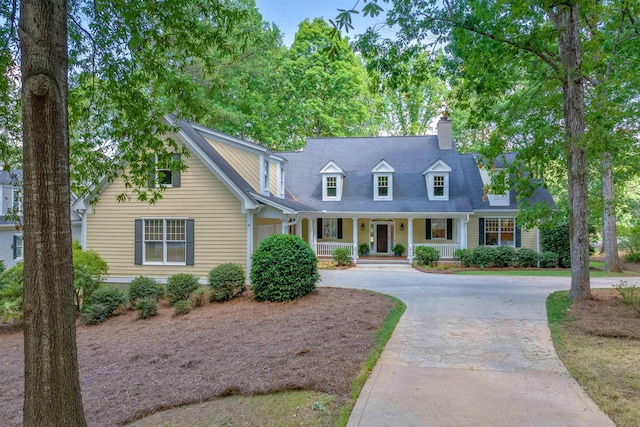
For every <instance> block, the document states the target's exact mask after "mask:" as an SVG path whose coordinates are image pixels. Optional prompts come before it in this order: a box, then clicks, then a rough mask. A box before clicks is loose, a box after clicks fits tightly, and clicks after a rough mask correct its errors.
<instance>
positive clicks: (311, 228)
mask: <svg viewBox="0 0 640 427" xmlns="http://www.w3.org/2000/svg"><path fill="white" fill-rule="evenodd" d="M308 221H309V246H311V249H313V252H314V253H315V254H316V255H318V251H317V250H316V237H315V233H316V221H317V220H316V219H315V218H313V219H311V218H309V219H308Z"/></svg>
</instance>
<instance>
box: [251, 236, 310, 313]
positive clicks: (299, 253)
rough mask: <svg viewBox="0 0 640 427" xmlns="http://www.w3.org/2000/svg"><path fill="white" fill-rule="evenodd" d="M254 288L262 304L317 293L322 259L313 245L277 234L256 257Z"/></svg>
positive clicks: (264, 243) (252, 269) (257, 298)
mask: <svg viewBox="0 0 640 427" xmlns="http://www.w3.org/2000/svg"><path fill="white" fill-rule="evenodd" d="M252 260H253V263H252V267H251V275H250V277H251V287H252V289H253V293H254V297H255V299H256V300H258V301H291V300H294V299H296V298H299V297H301V296H303V295H306V294H308V293H310V292H313V291H314V290H315V288H316V282H317V281H318V280H320V275H319V274H318V259H317V258H316V255H315V254H314V253H313V250H312V249H311V247H309V245H308V244H307V243H306V242H305V241H304V240H302V239H301V238H300V237H298V236H295V235H291V234H274V235H272V236H270V237H268V238H266V239H265V240H263V241H262V242H261V243H260V246H258V249H257V250H256V251H255V253H254V254H253V257H252Z"/></svg>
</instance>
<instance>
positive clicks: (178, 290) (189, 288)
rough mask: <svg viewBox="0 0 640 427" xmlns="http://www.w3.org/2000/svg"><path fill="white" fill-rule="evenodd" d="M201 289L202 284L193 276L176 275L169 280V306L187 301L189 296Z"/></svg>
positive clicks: (185, 274) (186, 274)
mask: <svg viewBox="0 0 640 427" xmlns="http://www.w3.org/2000/svg"><path fill="white" fill-rule="evenodd" d="M199 287H200V282H199V281H198V278H197V277H196V276H194V275H193V274H188V273H178V274H174V275H173V276H171V277H169V279H168V280H167V298H168V299H169V304H171V305H174V304H175V303H176V302H178V301H186V300H187V298H189V295H191V293H192V292H193V291H195V290H196V289H198V288H199Z"/></svg>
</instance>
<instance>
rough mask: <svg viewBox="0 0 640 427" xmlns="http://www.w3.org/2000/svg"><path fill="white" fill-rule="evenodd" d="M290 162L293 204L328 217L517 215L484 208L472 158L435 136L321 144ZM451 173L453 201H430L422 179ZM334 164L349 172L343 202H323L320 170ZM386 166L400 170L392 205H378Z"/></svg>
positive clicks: (313, 142)
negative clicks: (376, 185) (442, 168)
mask: <svg viewBox="0 0 640 427" xmlns="http://www.w3.org/2000/svg"><path fill="white" fill-rule="evenodd" d="M282 155H283V157H285V158H286V159H287V160H288V161H289V162H288V163H287V169H286V186H287V189H288V190H289V191H290V192H291V193H292V194H293V195H294V199H295V200H296V201H297V202H299V203H302V204H304V205H306V206H309V207H310V208H312V210H314V211H327V212H372V213H384V212H390V213H391V212H420V213H454V212H460V213H470V212H473V211H474V210H479V209H494V210H508V209H517V204H516V201H515V194H514V192H513V191H512V192H511V205H510V206H501V207H491V206H489V202H483V201H482V196H483V183H482V178H481V176H480V173H479V171H478V167H477V165H476V162H475V159H474V158H473V156H472V155H471V154H458V152H457V150H456V149H455V147H454V148H453V149H451V150H442V149H440V148H439V146H438V139H437V136H435V135H430V136H413V137H370V138H317V139H310V140H309V141H308V142H307V146H306V148H305V149H304V150H303V151H299V152H288V153H282ZM439 159H441V160H443V161H444V162H445V163H446V164H447V165H449V167H451V172H450V174H449V200H448V201H431V200H429V199H428V197H427V186H426V183H425V177H424V176H423V173H424V171H425V170H427V169H428V168H429V167H430V166H431V165H432V164H433V163H434V162H436V161H437V160H439ZM332 160H333V161H334V162H335V163H336V164H337V165H338V166H340V167H341V168H342V170H343V171H344V172H345V178H344V188H343V193H342V200H341V201H322V175H321V173H320V170H321V169H322V168H323V167H324V166H325V165H326V164H327V163H328V162H329V161H332ZM381 160H385V161H386V162H387V163H389V165H391V166H392V167H393V168H394V169H395V173H394V177H393V200H392V201H374V200H373V177H372V173H371V169H372V168H373V167H374V166H376V165H377V164H378V163H379V162H380V161H381ZM531 201H532V202H535V201H546V202H549V203H553V200H552V198H551V195H550V194H549V192H548V191H547V190H544V189H539V190H538V191H537V192H536V194H535V196H534V197H533V198H532V200H531Z"/></svg>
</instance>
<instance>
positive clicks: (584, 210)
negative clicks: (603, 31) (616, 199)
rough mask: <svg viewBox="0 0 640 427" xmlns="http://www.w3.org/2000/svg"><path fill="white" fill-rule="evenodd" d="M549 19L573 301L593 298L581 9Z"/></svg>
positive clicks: (565, 9)
mask: <svg viewBox="0 0 640 427" xmlns="http://www.w3.org/2000/svg"><path fill="white" fill-rule="evenodd" d="M556 8H557V9H558V10H557V11H550V12H549V17H550V18H551V20H552V21H553V23H554V24H555V26H556V28H557V29H558V30H559V35H558V51H559V53H560V61H561V63H562V68H563V71H564V72H565V75H564V76H563V78H562V91H563V98H564V126H565V134H566V139H567V142H566V144H567V147H566V152H567V155H568V162H567V175H568V190H569V227H570V239H571V291H570V292H569V297H570V298H571V299H572V300H574V301H575V300H580V299H585V298H590V297H591V285H590V281H589V215H588V199H587V150H586V147H585V146H584V81H583V77H582V75H581V67H582V52H581V49H580V6H579V4H578V2H577V1H576V0H572V1H568V2H567V3H563V4H562V5H559V6H556Z"/></svg>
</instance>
